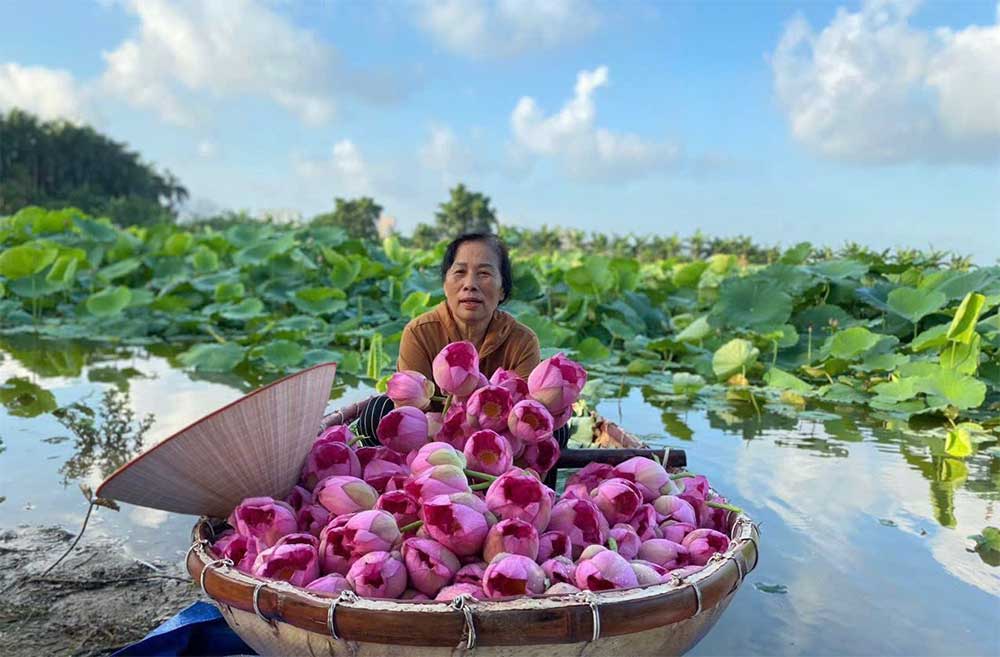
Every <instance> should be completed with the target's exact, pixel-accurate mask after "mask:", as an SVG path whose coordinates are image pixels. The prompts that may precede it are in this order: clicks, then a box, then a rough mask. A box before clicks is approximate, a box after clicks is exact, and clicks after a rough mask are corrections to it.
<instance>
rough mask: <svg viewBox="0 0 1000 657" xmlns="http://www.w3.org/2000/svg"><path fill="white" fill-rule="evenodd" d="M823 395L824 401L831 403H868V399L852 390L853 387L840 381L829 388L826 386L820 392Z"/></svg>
mask: <svg viewBox="0 0 1000 657" xmlns="http://www.w3.org/2000/svg"><path fill="white" fill-rule="evenodd" d="M818 391H819V392H820V394H821V395H822V397H823V399H825V400H827V401H831V402H834V403H837V404H864V403H865V402H866V401H868V398H867V397H866V396H865V395H863V394H861V393H860V392H858V391H857V390H855V389H854V388H852V387H851V386H849V385H847V384H845V383H840V382H839V381H838V382H836V383H833V384H831V385H828V386H824V387H823V388H820V389H819V390H818Z"/></svg>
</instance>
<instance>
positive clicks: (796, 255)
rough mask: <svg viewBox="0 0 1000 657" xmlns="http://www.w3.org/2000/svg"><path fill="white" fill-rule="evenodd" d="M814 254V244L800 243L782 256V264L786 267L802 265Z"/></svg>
mask: <svg viewBox="0 0 1000 657" xmlns="http://www.w3.org/2000/svg"><path fill="white" fill-rule="evenodd" d="M811 253H812V244H810V243H809V242H799V243H798V244H796V245H795V246H793V247H790V248H789V249H788V250H786V251H785V252H784V253H782V254H781V260H780V262H782V263H784V264H786V265H801V264H802V263H804V262H805V261H806V260H808V259H809V255H810V254H811Z"/></svg>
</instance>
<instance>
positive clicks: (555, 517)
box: [548, 499, 608, 559]
mask: <svg viewBox="0 0 1000 657" xmlns="http://www.w3.org/2000/svg"><path fill="white" fill-rule="evenodd" d="M548 528H549V530H556V531H560V532H563V533H564V534H566V535H567V536H568V537H569V542H570V544H571V545H572V546H573V558H574V559H575V558H578V557H579V556H580V553H581V552H583V549H584V548H585V547H587V546H588V545H594V544H596V545H604V544H605V543H606V542H607V541H608V521H607V520H606V519H605V518H604V514H603V513H601V510H600V509H598V508H597V505H596V504H594V503H593V502H591V501H590V500H579V499H568V500H567V499H564V500H560V501H559V502H557V503H556V505H555V506H554V507H552V519H551V520H550V521H549V527H548Z"/></svg>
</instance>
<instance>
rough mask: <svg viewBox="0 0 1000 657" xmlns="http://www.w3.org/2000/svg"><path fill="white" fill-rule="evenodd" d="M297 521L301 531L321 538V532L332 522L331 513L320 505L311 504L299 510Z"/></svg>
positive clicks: (296, 515) (296, 516)
mask: <svg viewBox="0 0 1000 657" xmlns="http://www.w3.org/2000/svg"><path fill="white" fill-rule="evenodd" d="M295 519H296V521H298V523H299V529H301V530H303V531H307V532H309V533H310V534H312V535H313V536H316V537H319V533H320V531H321V530H322V529H323V528H324V527H326V523H328V522H330V512H329V511H327V510H326V509H325V508H324V507H323V506H321V505H319V504H310V505H309V506H305V507H302V508H301V509H299V512H298V513H297V514H295Z"/></svg>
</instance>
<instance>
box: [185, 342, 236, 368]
mask: <svg viewBox="0 0 1000 657" xmlns="http://www.w3.org/2000/svg"><path fill="white" fill-rule="evenodd" d="M245 355H246V347H241V346H240V345H238V344H236V343H235V342H227V343H225V344H196V345H195V346H193V347H191V348H190V349H188V350H187V351H185V352H183V353H182V354H180V355H179V356H178V359H179V360H180V362H181V363H182V364H183V365H185V366H186V367H193V368H194V369H196V370H201V371H205V372H228V371H230V370H232V369H233V368H234V367H236V366H237V365H239V364H240V363H241V362H243V357H244V356H245Z"/></svg>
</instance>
